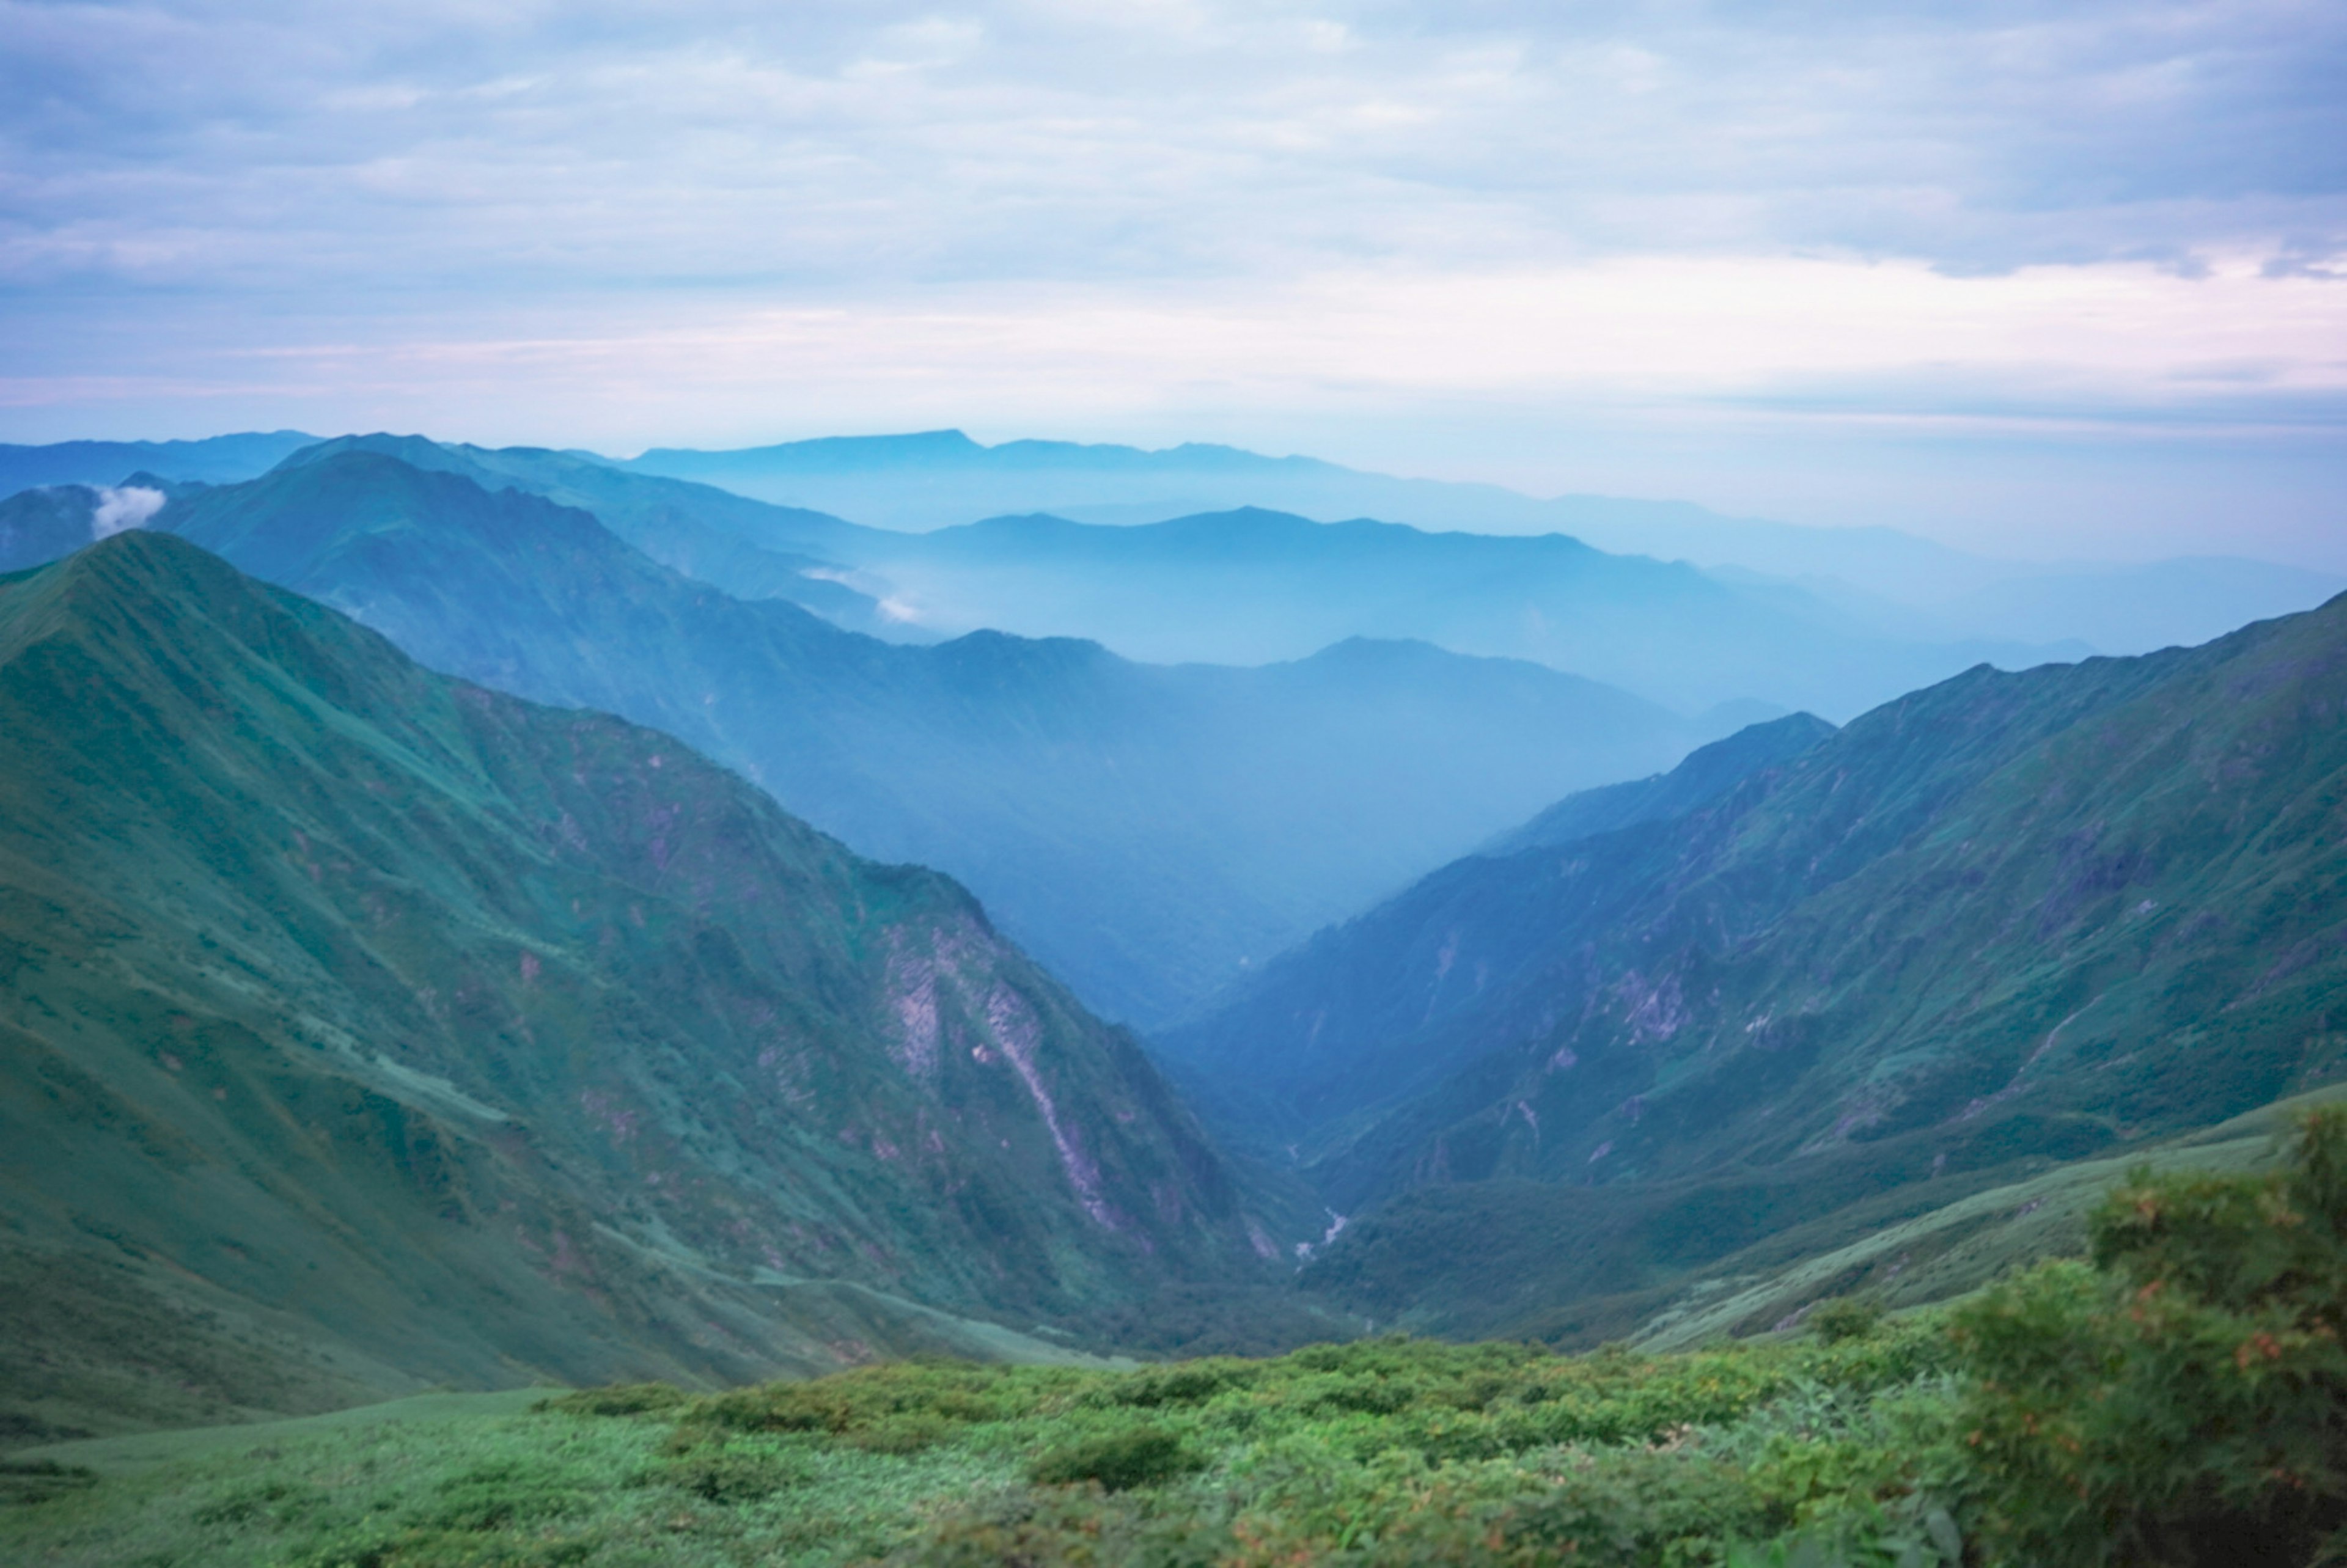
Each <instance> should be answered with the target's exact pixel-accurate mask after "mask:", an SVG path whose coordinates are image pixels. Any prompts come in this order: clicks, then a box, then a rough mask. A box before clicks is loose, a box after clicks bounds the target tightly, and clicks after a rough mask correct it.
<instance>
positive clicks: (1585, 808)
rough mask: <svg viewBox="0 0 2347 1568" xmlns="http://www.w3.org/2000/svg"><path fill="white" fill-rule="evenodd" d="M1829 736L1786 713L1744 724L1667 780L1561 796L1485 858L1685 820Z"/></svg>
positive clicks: (1809, 720) (1819, 724)
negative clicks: (1777, 716)
mask: <svg viewBox="0 0 2347 1568" xmlns="http://www.w3.org/2000/svg"><path fill="white" fill-rule="evenodd" d="M1832 733H1834V727H1833V726H1832V725H1831V724H1829V723H1826V722H1825V721H1824V720H1823V719H1820V718H1819V717H1818V716H1817V715H1816V714H1814V713H1788V714H1787V715H1786V716H1785V717H1783V718H1781V719H1774V720H1770V721H1769V722H1768V723H1761V724H1750V725H1747V726H1746V727H1745V728H1743V729H1741V730H1738V731H1737V732H1736V733H1734V734H1732V735H1730V736H1728V737H1727V739H1726V740H1721V741H1714V742H1713V743H1711V744H1709V745H1707V746H1701V747H1698V748H1696V750H1695V751H1693V752H1690V753H1687V755H1686V758H1685V760H1683V761H1682V762H1681V763H1680V764H1679V765H1678V766H1676V767H1675V768H1673V769H1672V770H1671V771H1670V772H1668V773H1666V774H1655V775H1654V776H1653V777H1651V778H1643V779H1629V780H1625V781H1624V782H1623V783H1621V784H1600V785H1599V786H1598V787H1597V788H1595V789H1589V790H1583V791H1581V792H1580V793H1579V794H1570V795H1567V796H1565V798H1564V799H1563V800H1561V801H1559V802H1557V803H1556V804H1554V805H1553V806H1550V807H1549V808H1548V809H1546V810H1545V811H1542V813H1541V814H1540V815H1537V816H1535V817H1533V818H1532V820H1531V821H1530V822H1527V823H1525V824H1524V825H1522V826H1521V827H1517V828H1513V829H1511V830H1510V831H1509V832H1506V833H1503V834H1501V835H1499V837H1497V838H1495V839H1493V840H1492V841H1491V843H1490V844H1488V845H1484V847H1483V850H1482V853H1483V855H1484V856H1487V857H1495V856H1503V855H1513V854H1515V853H1516V852H1517V851H1518V850H1522V849H1538V848H1542V847H1553V846H1554V845H1564V844H1571V843H1573V841H1574V840H1575V839H1582V838H1594V837H1595V836H1596V835H1599V834H1601V833H1612V832H1613V831H1614V830H1615V829H1616V828H1623V827H1630V826H1633V825H1636V824H1638V823H1642V822H1661V821H1665V820H1666V819H1668V818H1671V817H1675V816H1685V815H1686V814H1687V813H1689V812H1691V811H1693V810H1695V809H1696V807H1698V806H1702V805H1708V804H1710V803H1711V802H1713V801H1715V800H1717V799H1718V798H1719V797H1720V796H1721V795H1724V794H1727V792H1728V791H1729V790H1732V789H1734V788H1735V787H1736V786H1737V784H1742V783H1743V782H1744V781H1745V780H1746V779H1747V778H1750V777H1751V776H1752V775H1753V774H1757V773H1759V772H1761V771H1762V770H1763V769H1766V768H1771V767H1775V766H1776V765H1778V764H1780V763H1785V762H1789V761H1791V760H1792V759H1793V758H1795V757H1797V756H1799V755H1800V754H1801V753H1803V752H1806V751H1808V750H1809V748H1810V747H1811V746H1814V745H1816V744H1818V743H1819V742H1821V741H1823V740H1825V739H1826V738H1827V737H1828V736H1829V735H1831V734H1832Z"/></svg>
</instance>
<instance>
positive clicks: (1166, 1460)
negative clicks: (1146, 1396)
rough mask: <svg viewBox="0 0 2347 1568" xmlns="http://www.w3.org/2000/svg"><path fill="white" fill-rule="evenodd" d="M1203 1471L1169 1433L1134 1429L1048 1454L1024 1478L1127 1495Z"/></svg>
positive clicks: (1195, 1457)
mask: <svg viewBox="0 0 2347 1568" xmlns="http://www.w3.org/2000/svg"><path fill="white" fill-rule="evenodd" d="M1205 1468H1206V1466H1205V1461H1204V1460H1202V1459H1200V1458H1199V1457H1198V1456H1197V1455H1195V1454H1194V1453H1192V1452H1191V1451H1190V1450H1189V1447H1188V1446H1187V1445H1186V1444H1184V1442H1183V1441H1182V1440H1181V1439H1180V1438H1179V1437H1177V1436H1175V1435H1174V1434H1173V1433H1172V1432H1169V1431H1165V1430H1161V1429H1158V1428H1154V1427H1134V1428H1131V1429H1128V1430H1124V1431H1120V1432H1109V1433H1106V1434H1103V1435H1102V1436H1100V1437H1095V1438H1087V1439H1085V1440H1081V1441H1080V1442H1073V1443H1069V1444H1066V1445H1064V1446H1062V1447H1060V1448H1055V1449H1051V1450H1049V1451H1047V1452H1046V1453H1044V1454H1043V1455H1042V1457H1040V1459H1038V1460H1036V1461H1035V1462H1034V1464H1033V1465H1032V1466H1031V1467H1030V1469H1029V1470H1028V1472H1027V1473H1028V1477H1029V1479H1030V1480H1031V1481H1035V1482H1036V1483H1037V1484H1038V1485H1041V1486H1065V1485H1068V1484H1069V1483H1071V1482H1073V1481H1097V1482H1099V1483H1100V1485H1101V1486H1102V1488H1103V1489H1104V1490H1106V1491H1132V1490H1133V1488H1135V1487H1139V1486H1160V1485H1163V1483H1165V1482H1166V1481H1172V1480H1173V1479H1174V1478H1175V1477H1176V1476H1183V1475H1187V1474H1189V1473H1191V1472H1192V1471H1200V1470H1204V1469H1205Z"/></svg>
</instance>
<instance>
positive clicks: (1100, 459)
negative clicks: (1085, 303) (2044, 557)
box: [626, 430, 2347, 702]
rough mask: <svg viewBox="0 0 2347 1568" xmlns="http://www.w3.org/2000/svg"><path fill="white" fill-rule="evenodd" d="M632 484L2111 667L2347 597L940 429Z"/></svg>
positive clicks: (664, 470)
mask: <svg viewBox="0 0 2347 1568" xmlns="http://www.w3.org/2000/svg"><path fill="white" fill-rule="evenodd" d="M626 466H628V467H630V469H632V470H634V471H636V472H640V473H648V474H662V475H669V476H672V477H680V478H689V479H696V480H700V481H702V482H703V483H705V484H711V485H717V486H722V487H724V488H726V489H730V490H734V491H738V492H739V493H741V494H743V495H744V496H754V497H760V498H762V499H764V500H769V501H777V502H787V503H789V504H792V505H795V506H803V507H818V508H821V509H823V510H825V511H829V512H836V513H839V514H840V515H842V516H845V517H850V518H856V519H857V520H859V521H862V522H866V523H874V524H878V525H881V526H882V527H884V528H894V529H911V530H927V529H933V528H945V527H948V526H951V525H956V524H964V523H969V522H973V521H976V520H977V519H979V518H986V517H989V516H993V515H999V514H1026V513H1038V512H1041V513H1050V514H1053V515H1055V516H1058V517H1061V518H1071V519H1074V520H1076V521H1081V522H1092V523H1104V524H1112V525H1130V524H1136V523H1153V522H1159V521H1163V520H1165V519H1168V518H1182V517H1187V516H1192V515H1194V514H1199V513H1211V512H1220V511H1225V510H1228V509H1231V508H1234V507H1266V508H1271V509H1276V510H1280V511H1286V512H1291V513H1296V514H1298V515H1300V516H1303V517H1307V518H1314V519H1316V520H1318V521H1321V522H1337V521H1341V520H1343V519H1346V518H1363V517H1369V518H1386V519H1388V520H1389V521H1392V522H1397V523H1407V524H1411V525H1414V526H1416V527H1419V528H1426V529H1430V530H1441V529H1458V530H1464V531H1468V532H1474V533H1486V534H1527V535H1529V534H1549V533H1558V534H1566V535H1570V536H1571V537H1573V538H1577V539H1580V540H1582V541H1583V542H1584V543H1586V544H1589V545H1592V546H1594V547H1595V548H1598V549H1601V550H1605V551H1608V552H1611V553H1613V554H1615V555H1627V556H1648V557H1653V558H1655V559H1662V560H1685V561H1687V562H1689V563H1691V564H1694V565H1696V566H1698V567H1703V568H1706V569H1742V571H1744V572H1746V573H1757V574H1760V575H1761V576H1764V577H1766V578H1768V579H1773V582H1774V584H1775V586H1777V587H1778V588H1780V589H1781V588H1783V587H1785V586H1787V585H1793V586H1797V587H1798V588H1799V589H1800V590H1802V592H1803V593H1804V595H1805V596H1808V597H1811V598H1816V599H1821V600H1826V601H1828V602H1829V603H1832V604H1834V605H1836V606H1837V607H1839V608H1840V609H1843V610H1847V611H1849V612H1850V613H1851V614H1853V615H1856V616H1858V617H1860V619H1862V620H1865V621H1866V622H1867V623H1868V624H1869V626H1870V628H1871V629H1872V630H1874V631H1875V632H1876V633H1877V634H1878V635H1890V636H1892V637H1893V638H1895V639H1899V640H1903V641H1932V642H2000V641H2002V642H2020V643H2033V644H2046V643H2058V642H2064V641H2083V642H2085V643H2086V644H2087V645H2088V648H2089V649H2090V650H2091V651H2097V652H2103V653H2133V652H2143V651H2150V650H2153V649H2157V648H2162V647H2167V646H2169V645H2172V644H2177V643H2190V642H2199V641H2205V640H2206V639H2208V638H2209V637H2212V636H2215V635H2217V634H2219V632H2222V631H2225V630H2230V629H2231V628H2233V627H2236V626H2239V625H2241V624H2242V623H2244V622H2245V621H2249V620H2257V619H2260V618H2263V617H2268V616H2273V615H2280V614H2286V613H2289V612H2291V611H2293V610H2305V609H2309V608H2311V607H2312V606H2313V605H2315V604H2318V603H2320V602H2321V601H2322V600H2324V599H2326V598H2328V597H2330V596H2331V595H2332V594H2334V593H2337V592H2339V591H2340V590H2341V589H2347V580H2342V579H2339V578H2337V577H2336V576H2333V575H2328V574H2324V573H2320V572H2312V571H2306V570H2301V569H2295V568H2290V567H2280V566H2274V565H2271V564H2270V563H2267V562H2262V561H2249V560H2241V559H2231V558H2227V559H2216V560H2209V561H2197V562H2180V561H2170V562H2157V563H2152V564H2150V565H2148V566H2144V567H2133V566H2114V565H2107V564H2100V563H2090V562H2061V563H2043V562H2023V561H2010V560H1997V559H1990V558H1987V557H1983V556H1978V555H1974V554H1972V553H1970V552H1968V551H1964V550H1959V549H1954V548H1950V547H1948V546H1945V545H1942V544H1938V543H1936V542H1934V541H1932V540H1930V539H1924V538H1917V537H1916V536H1914V535H1912V534H1907V533H1902V532H1901V531H1899V530H1898V529H1896V528H1880V527H1876V528H1805V527H1801V526H1799V525H1795V524H1789V523H1781V522H1770V521H1766V520H1763V519H1758V518H1731V517H1724V516H1722V515H1720V514H1719V513H1717V512H1713V511H1709V510H1707V509H1706V508H1704V507H1698V506H1696V505H1693V504H1692V503H1689V502H1686V501H1654V500H1634V499H1627V498H1624V497H1611V496H1588V495H1569V496H1559V497H1545V498H1543V497H1532V496H1526V495H1522V494H1520V493H1518V492H1516V491H1512V490H1509V489H1505V488H1502V487H1499V486H1496V485H1481V484H1462V483H1456V482H1451V481H1443V480H1431V479H1407V478H1398V477H1393V476H1390V475H1385V474H1374V473H1365V472H1362V471H1360V470H1358V469H1352V468H1346V467H1342V466H1338V465H1337V464H1334V463H1327V462H1322V461H1319V460H1317V459H1316V458H1309V457H1270V456H1261V455H1259V454H1256V453H1253V452H1246V451H1242V450H1239V449H1237V448H1235V447H1229V446H1201V445H1187V446H1176V447H1171V448H1168V449H1165V450H1163V451H1144V450H1142V449H1140V448H1136V447H1132V446H1084V445H1079V444H1076V443H1071V442H1064V441H1010V442H1005V443H1002V444H1000V445H999V446H983V445H981V444H979V443H978V442H975V441H972V440H971V439H969V437H968V436H964V435H963V434H962V433H961V432H960V431H958V430H943V431H930V432H927V433H924V434H921V435H915V436H863V437H846V438H841V437H833V438H828V439H824V440H816V441H798V442H791V443H787V444H785V445H783V446H764V447H753V448H749V449H745V450H740V451H730V452H695V451H682V450H675V449H665V448H664V449H659V450H654V451H651V452H647V453H645V454H643V455H642V456H640V457H638V458H636V459H634V460H633V461H632V462H631V463H630V464H628V465H626ZM1735 576H1736V574H1735V572H1734V571H1730V572H1728V573H1727V577H1728V579H1730V580H1734V579H1735ZM1021 630H1030V629H1027V628H1021ZM1355 630H1368V628H1356V629H1355ZM1571 667H1572V668H1575V669H1579V668H1581V667H1580V666H1577V665H1575V666H1571ZM1583 672H1584V673H1594V672H1595V671H1583ZM1760 694H1762V695H1768V693H1765V692H1764V693H1760ZM1885 694H1886V695H1887V694H1889V693H1888V692H1887V691H1886V692H1885ZM1777 700H1778V701H1779V702H1806V701H1808V699H1806V698H1803V697H1800V696H1799V695H1795V696H1778V698H1777Z"/></svg>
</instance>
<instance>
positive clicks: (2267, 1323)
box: [1955, 1110, 2347, 1568]
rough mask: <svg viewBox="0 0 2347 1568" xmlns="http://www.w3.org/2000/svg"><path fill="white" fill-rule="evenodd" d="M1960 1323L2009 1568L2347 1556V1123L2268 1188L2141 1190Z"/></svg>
mask: <svg viewBox="0 0 2347 1568" xmlns="http://www.w3.org/2000/svg"><path fill="white" fill-rule="evenodd" d="M2093 1234H2094V1247H2095V1261H2096V1265H2097V1266H2098V1271H2090V1270H2088V1269H2087V1268H2086V1267H2084V1266H2080V1265H2077V1264H2050V1265H2045V1266H2041V1267H2039V1268H2037V1269H2035V1270H2033V1271H2032V1272H2030V1273H2029V1274H2027V1275H2024V1276H2022V1277H2020V1278H2018V1279H2016V1280H2014V1281H2011V1282H2009V1283H2007V1284H2006V1285H2004V1286H2001V1287H1999V1288H1997V1289H1995V1290H1993V1291H1991V1292H1990V1293H1989V1294H1988V1295H1987V1296H1985V1297H1984V1298H1983V1299H1982V1300H1981V1301H1980V1302H1978V1303H1977V1304H1975V1305H1974V1306H1973V1307H1970V1308H1968V1309H1966V1310H1964V1311H1963V1312H1962V1313H1960V1314H1959V1315H1958V1317H1957V1319H1956V1325H1955V1333H1956V1336H1957V1339H1958V1343H1959V1344H1960V1345H1961V1347H1962V1348H1963V1350H1964V1352H1965V1354H1966V1356H1967V1358H1968V1360H1969V1362H1970V1365H1971V1369H1972V1371H1973V1384H1972V1388H1971V1392H1970V1395H1969V1397H1968V1399H1967V1400H1966V1405H1965V1409H1964V1421H1963V1427H1964V1429H1965V1441H1966V1443H1967V1445H1968V1446H1969V1448H1970V1449H1971V1450H1972V1452H1973V1463H1974V1465H1975V1467H1976V1470H1977V1481H1976V1485H1977V1488H1978V1491H1979V1493H1980V1495H1981V1499H1982V1501H1983V1504H1984V1505H1985V1506H1984V1507H1983V1508H1982V1510H1981V1511H1980V1512H1981V1520H1982V1525H1981V1528H1982V1533H1983V1536H1984V1537H1985V1541H1986V1544H1987V1546H1988V1548H1989V1551H1990V1556H1991V1559H1992V1560H1993V1561H1995V1560H2001V1561H2006V1562H2014V1563H2043V1564H2046V1565H2048V1568H2059V1565H2064V1564H2100V1563H2115V1562H2125V1563H2174V1564H2203V1563H2205V1564H2217V1563H2225V1564H2250V1563H2277V1564H2281V1563H2289V1564H2301V1563H2309V1562H2311V1561H2314V1560H2315V1559H2316V1556H2317V1554H2318V1553H2321V1552H2322V1551H2323V1550H2324V1547H2325V1542H2326V1540H2327V1541H2328V1542H2329V1547H2330V1550H2332V1551H2337V1550H2338V1549H2339V1548H2341V1547H2342V1546H2347V1532H2342V1526H2347V1350H2342V1346H2341V1341H2340V1335H2341V1331H2342V1327H2347V1323H2342V1319H2347V1113H2342V1112H2340V1111H2336V1110H2332V1111H2326V1112H2317V1113H2315V1114H2313V1115H2311V1116H2309V1117H2307V1118H2305V1119H2304V1120H2302V1121H2301V1122H2300V1124H2299V1127H2298V1129H2297V1134H2296V1139H2295V1143H2294V1145H2293V1147H2292V1148H2291V1151H2290V1157H2289V1159H2288V1160H2287V1162H2286V1163H2284V1165H2283V1167H2282V1168H2281V1169H2280V1170H2278V1171H2276V1172H2274V1173H2271V1174H2270V1175H2263V1176H2209V1175H2190V1176H2184V1175H2179V1176H2169V1177H2164V1178H2155V1177H2153V1176H2152V1175H2151V1174H2150V1173H2148V1172H2146V1171H2137V1172H2136V1173H2133V1174H2132V1175H2130V1177H2129V1178H2128V1181H2127V1184H2125V1185H2123V1186H2122V1187H2120V1188H2119V1189H2118V1190H2117V1191H2116V1192H2115V1193H2114V1194H2112V1195H2111V1196H2110V1198H2109V1199H2108V1200H2106V1202H2105V1204H2104V1205H2103V1206H2102V1208H2101V1209H2100V1210H2099V1211H2098V1212H2097V1213H2096V1215H2095V1218H2094V1226H2093Z"/></svg>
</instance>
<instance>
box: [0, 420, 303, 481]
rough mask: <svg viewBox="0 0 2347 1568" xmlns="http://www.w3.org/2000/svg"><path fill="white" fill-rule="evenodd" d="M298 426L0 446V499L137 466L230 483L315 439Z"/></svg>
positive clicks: (110, 476)
mask: <svg viewBox="0 0 2347 1568" xmlns="http://www.w3.org/2000/svg"><path fill="white" fill-rule="evenodd" d="M317 439H318V438H317V437H316V436H305V435H303V434H302V432H301V431H299V430H272V431H267V432H261V431H250V432H245V433H241V434H239V435H234V436H207V437H205V438H204V439H202V440H200V441H60V442H57V443H56V444H54V445H51V446H7V445H0V497H7V496H11V495H14V494H15V493H16V492H18V491H20V490H27V489H31V488H33V487H36V486H46V485H89V486H106V485H118V484H120V483H121V482H122V481H123V480H124V479H125V478H127V477H129V476H130V475H132V474H136V473H139V472H141V471H142V470H143V471H144V472H147V473H149V474H157V475H160V476H161V477H164V478H167V479H196V480H200V481H202V482H204V483H206V484H215V485H217V484H229V483H232V482H234V481H236V480H239V479H250V478H252V477H255V476H256V475H260V474H264V473H267V472H268V471H269V470H270V469H271V468H272V467H275V466H277V464H278V463H279V462H280V461H281V460H282V459H283V458H284V457H285V456H287V455H289V454H291V453H293V452H297V451H299V450H301V449H302V447H304V446H310V445H312V444H313V443H314V442H315V441H316V440H317Z"/></svg>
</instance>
